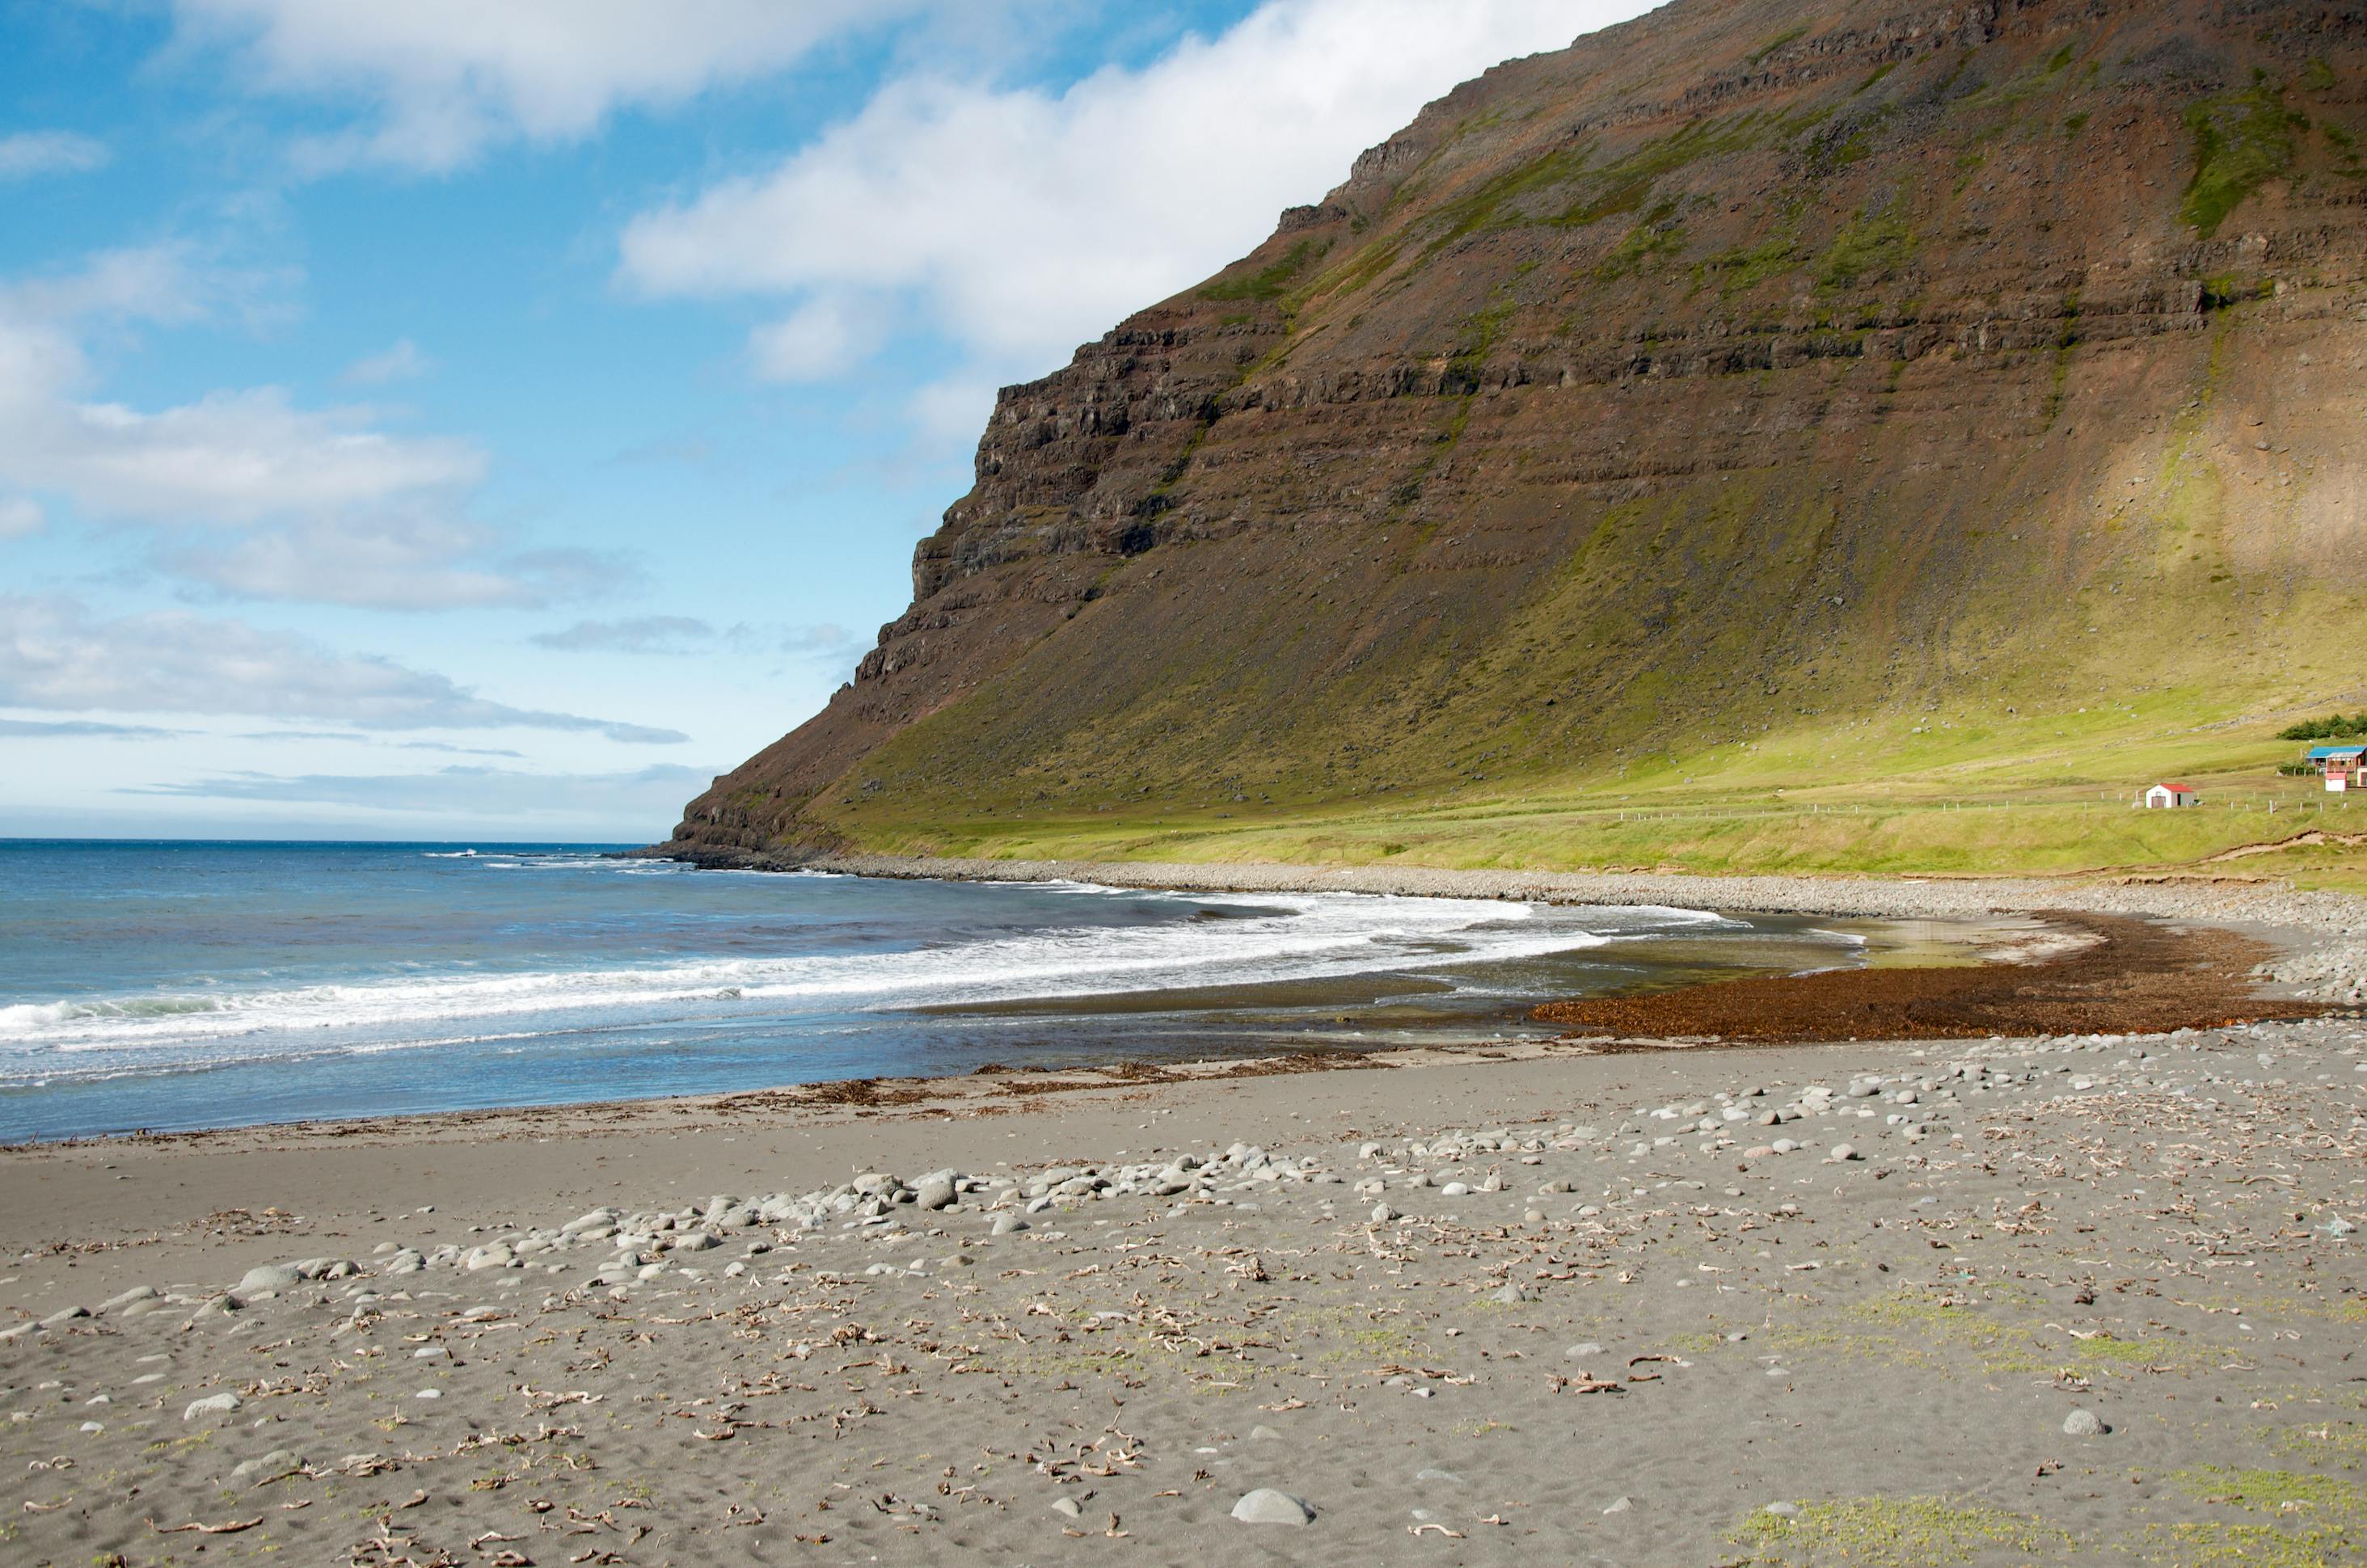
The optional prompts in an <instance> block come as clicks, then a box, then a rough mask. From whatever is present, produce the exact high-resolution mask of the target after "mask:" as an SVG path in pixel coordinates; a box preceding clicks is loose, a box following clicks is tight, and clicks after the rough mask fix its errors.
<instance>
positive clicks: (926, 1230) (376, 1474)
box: [0, 888, 2367, 1565]
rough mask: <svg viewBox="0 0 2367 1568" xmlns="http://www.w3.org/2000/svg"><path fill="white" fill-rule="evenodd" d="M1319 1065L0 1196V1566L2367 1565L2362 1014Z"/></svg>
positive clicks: (94, 1148)
mask: <svg viewBox="0 0 2367 1568" xmlns="http://www.w3.org/2000/svg"><path fill="white" fill-rule="evenodd" d="M2051 891H2052V892H2053V893H2054V895H2055V897H2053V898H2052V899H2051V900H2050V902H2051V903H2053V904H2056V905H2060V904H2062V903H2063V902H2064V899H2063V896H2062V890H2061V889H2059V888H2058V889H2053V890H2051ZM2112 896H2114V897H2118V896H2119V895H2112ZM1702 901H1704V902H1706V901H1707V900H1702ZM2240 902H2241V900H2240V897H2239V898H2236V899H2231V900H2229V908H2231V909H2233V910H2234V911H2235V912H2236V913H2237V915H2239V916H2240V915H2242V914H2244V913H2245V911H2244V910H2242V909H2240V908H2236V906H2237V905H2238V904H2240ZM1991 907H1992V908H1994V907H1997V906H1991ZM2313 907H2317V906H2313ZM2264 908H2267V907H2266V906H2256V907H2255V908H2253V909H2252V910H2251V911H2250V913H2252V914H2254V915H2259V914H2260V913H2261V912H2262V910H2263V909H2264ZM2276 908H2277V910H2278V911H2280V912H2282V913H2284V914H2287V915H2290V914H2291V912H2292V909H2293V908H2295V906H2287V905H2279V906H2277V907H2276ZM2330 908H2333V909H2334V910H2335V911H2336V914H2337V915H2338V916H2339V915H2341V914H2342V913H2344V910H2343V907H2342V906H2331V907H2330ZM1874 912H1888V911H1874ZM2254 929H2256V930H2267V929H2269V926H2268V924H2267V923H2266V922H2262V921H2255V922H2254ZM2284 929H2286V931H2287V933H2288V936H2287V939H2286V940H2284V941H2282V943H2281V945H2280V952H2281V953H2283V954H2284V955H2285V956H2284V957H2283V958H2282V959H2275V960H2271V968H2272V970H2273V969H2274V967H2275V965H2276V964H2279V963H2283V964H2287V966H2288V967H2289V968H2290V969H2291V970H2292V973H2291V974H2288V975H2287V976H2285V977H2284V984H2283V985H2282V987H2280V988H2281V989H2283V990H2286V991H2293V990H2300V989H2312V990H2315V991H2316V992H2319V993H2322V994H2325V995H2333V994H2336V993H2339V992H2340V991H2341V990H2342V989H2343V987H2349V986H2351V985H2353V984H2355V979H2356V976H2355V972H2354V971H2352V970H2351V969H2350V967H2348V966H2347V965H2345V964H2341V963H2336V962H2332V961H2330V960H2329V959H2328V957H2327V955H2328V954H2329V953H2336V954H2339V953H2343V952H2345V951H2347V949H2346V948H2345V947H2344V945H2343V944H2344V943H2345V942H2348V941H2349V940H2350V939H2349V936H2348V928H2347V927H2344V926H2342V925H2341V924H2340V923H2339V920H2338V919H2331V918H2329V919H2321V920H2320V922H2319V923H2318V924H2317V925H2316V926H2315V927H2306V928H2305V927H2303V926H2301V925H2300V924H2299V923H2298V922H2295V923H2294V924H2293V925H2292V926H2289V927H2287V928H2284ZM2295 955H2298V956H2295ZM1941 973H1961V971H1941ZM1337 1061H1338V1059H1337V1058H1332V1059H1327V1060H1324V1061H1321V1062H1303V1063H1288V1062H1285V1063H1281V1064H1277V1066H1281V1067H1285V1068H1289V1067H1304V1068H1312V1067H1314V1066H1324V1067H1327V1068H1329V1069H1330V1070H1322V1071H1315V1070H1295V1071H1292V1070H1285V1071H1275V1072H1265V1071H1261V1070H1258V1069H1256V1068H1254V1067H1251V1066H1246V1065H1244V1064H1240V1063H1225V1064H1217V1065H1211V1066H1206V1067H1203V1068H1199V1069H1194V1070H1188V1071H1186V1070H1171V1071H1153V1072H1150V1073H1135V1074H1129V1073H1125V1072H1117V1073H1110V1074H1101V1075H1089V1074H1070V1073H1062V1074H1059V1075H1027V1074H1012V1075H1002V1076H999V1077H990V1078H983V1079H959V1080H950V1081H946V1082H941V1083H936V1084H927V1083H877V1084H872V1085H868V1086H864V1087H860V1088H855V1089H834V1090H833V1089H801V1090H789V1091H781V1092H778V1093H770V1094H758V1095H742V1096H725V1097H713V1098H709V1099H704V1100H682V1101H663V1102H651V1103H647V1104H634V1105H615V1106H589V1107H578V1108H568V1109H563V1110H553V1111H503V1112H493V1113H485V1114H481V1115H470V1116H447V1117H428V1118H420V1119H416V1120H409V1121H392V1120H390V1121H386V1122H375V1123H342V1124H312V1125H307V1126H300V1127H293V1128H274V1129H251V1130H246V1131H241V1132H230V1133H214V1134H191V1135H187V1136H176V1137H163V1138H143V1139H125V1140H110V1141H106V1142H92V1143H81V1144H74V1145H45V1146H39V1147H32V1148H22V1149H15V1150H7V1151H0V1183H5V1191H6V1196H7V1198H8V1201H7V1202H6V1205H5V1206H0V1245H5V1248H6V1254H5V1255H6V1258H7V1259H8V1261H7V1262H6V1265H5V1272H0V1305H5V1306H6V1309H7V1311H8V1313H9V1314H10V1315H11V1317H12V1318H13V1319H14V1320H15V1322H16V1324H17V1326H16V1327H13V1328H8V1329H6V1330H0V1335H5V1338H0V1388H5V1391H6V1392H5V1398H0V1409H5V1410H6V1412H7V1416H6V1425H5V1427H0V1472H5V1473H6V1474H7V1475H9V1476H11V1477H12V1478H14V1490H15V1491H16V1492H17V1496H16V1497H15V1498H13V1499H12V1500H9V1501H7V1502H6V1505H5V1506H6V1510H7V1511H6V1517H5V1518H0V1532H5V1533H0V1543H5V1544H4V1545H0V1556H5V1559H6V1561H7V1562H11V1563H15V1562H25V1563H43V1562H51V1563H57V1564H68V1563H72V1564H76V1565H82V1564H88V1563H94V1562H102V1563H103V1562H128V1563H151V1562H158V1563H161V1562H179V1563H190V1562H224V1561H228V1562H244V1561H257V1562H306V1563H311V1562H323V1563H347V1562H351V1563H370V1564H392V1563H401V1562H412V1563H418V1564H426V1563H451V1564H460V1563H487V1564H511V1565H515V1564H520V1563H527V1562H531V1563H539V1564H555V1563H572V1562H619V1563H634V1564H655V1563H677V1564H685V1565H687V1564H694V1563H708V1562H783V1563H789V1562H798V1563H807V1562H810V1563H833V1564H835V1563H908V1562H909V1563H937V1562H944V1563H976V1562H1009V1563H1069V1562H1087V1561H1093V1562H1104V1561H1106V1562H1150V1563H1165V1562H1179V1563H1180V1562H1204V1561H1206V1560H1207V1559H1208V1558H1210V1557H1211V1556H1212V1555H1216V1554H1226V1555H1227V1556H1228V1557H1229V1559H1230V1560H1231V1561H1235V1562H1305V1563H1325V1564H1328V1563H1341V1564H1346V1563H1351V1562H1353V1563H1360V1564H1362V1563H1387V1564H1398V1563H1431V1562H1437V1563H1464V1562H1604V1563H1623V1564H1626V1563H1633V1564H1660V1563H1740V1562H1771V1563H1772V1562H1843V1561H1846V1562H1854V1563H1924V1562H2022V1561H2063V1560H2076V1561H2081V1562H2164V1563H2187V1562H2192V1563H2204V1562H2351V1561H2357V1560H2359V1559H2360V1557H2361V1553H2362V1552H2367V1258H2362V1256H2361V1238H2360V1235H2359V1234H2358V1232H2357V1231H2356V1230H2355V1228H2353V1227H2355V1226H2356V1225H2358V1224H2360V1223H2361V1221H2362V1220H2367V1213H2362V1209H2367V1191H2362V1183H2367V1026H2362V1025H2361V1023H2360V1022H2358V1021H2354V1020H2352V1019H2350V1018H2348V1017H2334V1016H2329V1017H2322V1018H2316V1019H2308V1020H2304V1021H2293V1022H2267V1023H2251V1024H2245V1025H2239V1026H2234V1027H2227V1028H2214V1029H2207V1030H2184V1031H2180V1032H2173V1033H2168V1034H2156V1035H2149V1036H2144V1037H2132V1036H2124V1035H2120V1034H2107V1035H2101V1036H2098V1035H2090V1034H2082V1035H2075V1036H2061V1035H2057V1036H2051V1037H2029V1036H2015V1037H2010V1038H1999V1039H1988V1038H1981V1039H1971V1040H1950V1041H1945V1042H1921V1043H1911V1042H1892V1043H1879V1042H1858V1043H1840V1044H1824V1045H1784V1044H1760V1045H1751V1046H1747V1047H1738V1046H1732V1045H1726V1044H1716V1045H1694V1046H1691V1047H1689V1048H1670V1049H1662V1050H1657V1051H1642V1050H1625V1051H1615V1052H1607V1053H1606V1052H1604V1051H1603V1049H1602V1048H1601V1043H1580V1042H1568V1043H1551V1042H1534V1041H1532V1042H1523V1043H1507V1044H1501V1045H1492V1046H1479V1047H1475V1048H1473V1049H1470V1050H1466V1051H1459V1052H1455V1051H1425V1052H1407V1053H1398V1054H1392V1055H1388V1056H1386V1057H1381V1058H1376V1059H1369V1060H1362V1061H1358V1062H1356V1063H1355V1065H1352V1066H1344V1067H1343V1066H1338V1065H1337ZM937 1205H943V1206H937ZM571 1224H572V1225H573V1229H572V1231H568V1230H565V1229H563V1227H567V1226H569V1225H571ZM1016 1227H1024V1228H1016ZM998 1232H1000V1233H1001V1234H998ZM398 1248H402V1249H409V1250H408V1251H398V1250H396V1249H398ZM470 1249H476V1250H475V1252H474V1258H473V1261H475V1262H476V1263H478V1264H480V1265H481V1267H476V1268H470V1267H467V1266H466V1265H467V1263H468V1262H469V1261H470V1260H471V1259H470ZM414 1265H415V1266H414ZM286 1266H300V1267H286ZM249 1270H260V1271H259V1272H256V1273H255V1274H253V1275H252V1276H250V1274H249ZM150 1292H153V1293H150ZM75 1313H89V1314H93V1315H72V1314H75ZM2091 1427H2092V1428H2094V1429H2092V1430H2091V1429H2090V1428H2091ZM1265 1490H1271V1491H1274V1492H1277V1493H1281V1494H1285V1495H1286V1498H1295V1499H1299V1500H1303V1502H1304V1504H1305V1505H1306V1507H1307V1510H1308V1511H1311V1514H1312V1519H1311V1521H1310V1522H1303V1523H1252V1522H1243V1521H1241V1520H1240V1519H1237V1518H1236V1517H1233V1511H1234V1510H1235V1508H1236V1506H1237V1505H1240V1504H1241V1503H1242V1501H1243V1499H1244V1498H1248V1497H1250V1496H1251V1495H1254V1494H1258V1493H1260V1492H1262V1491H1265ZM1251 1511H1252V1512H1271V1513H1273V1514H1274V1515H1277V1516H1280V1517H1288V1518H1291V1519H1303V1518H1304V1517H1305V1515H1304V1514H1303V1513H1302V1511H1301V1510H1300V1509H1299V1507H1298V1506H1297V1503H1294V1502H1291V1501H1287V1500H1285V1499H1277V1498H1273V1497H1266V1498H1262V1499H1260V1500H1259V1503H1258V1504H1257V1505H1256V1506H1253V1507H1252V1508H1251ZM192 1527H196V1528H192Z"/></svg>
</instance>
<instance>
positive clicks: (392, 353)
mask: <svg viewBox="0 0 2367 1568" xmlns="http://www.w3.org/2000/svg"><path fill="white" fill-rule="evenodd" d="M435 367H436V362H435V361H434V360H432V359H430V358H428V357H427V355H424V354H422V353H420V352H419V345H418V344H415V343H413V342H412V341H411V340H410V339H409V338H403V339H401V340H399V341H398V342H397V343H395V344H394V345H393V346H392V347H391V348H389V349H388V350H387V351H386V352H385V353H384V354H373V355H368V356H367V357H365V358H361V359H357V360H355V361H354V362H353V363H352V364H351V365H348V366H346V367H345V369H344V371H343V372H341V373H340V374H339V375H338V377H337V379H338V380H340V381H343V382H344V383H345V385H346V386H348V387H383V386H385V385H386V384H387V383H388V382H390V381H409V380H413V379H414V378H418V377H421V376H425V375H426V374H427V372H428V371H430V370H432V369H434V368H435Z"/></svg>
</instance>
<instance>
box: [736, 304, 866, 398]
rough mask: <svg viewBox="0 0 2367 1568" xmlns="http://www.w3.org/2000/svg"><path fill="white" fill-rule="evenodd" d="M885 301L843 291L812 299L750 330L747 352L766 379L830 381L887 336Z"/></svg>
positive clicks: (861, 360)
mask: <svg viewBox="0 0 2367 1568" xmlns="http://www.w3.org/2000/svg"><path fill="white" fill-rule="evenodd" d="M882 303H883V302H882V301H880V300H878V299H866V298H862V297H858V296H851V295H847V294H841V293H830V294H824V295H821V296H818V297H816V298H814V299H809V300H807V301H806V302H805V303H804V304H803V305H800V306H798V308H797V309H796V310H793V311H791V312H790V313H789V314H788V315H787V316H785V317H783V318H782V319H781V320H779V321H774V322H771V323H769V324H768V325H765V326H761V327H758V328H757V329H756V330H755V331H754V332H753V333H750V334H749V335H748V355H749V359H750V362H751V363H752V364H753V366H754V367H755V370H756V374H757V375H759V376H761V377H763V378H764V379H765V380H767V381H826V380H829V379H830V378H832V377H834V376H842V375H844V374H845V373H846V372H847V371H849V370H852V369H854V368H855V367H856V366H857V365H859V364H861V363H862V362H863V361H864V360H866V359H867V358H869V357H870V356H871V355H872V353H873V352H874V351H876V350H877V349H878V347H879V345H880V344H882V343H883V342H885V341H886V340H887V335H888V312H887V311H886V310H884V309H883V308H882Z"/></svg>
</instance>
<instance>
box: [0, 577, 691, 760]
mask: <svg viewBox="0 0 2367 1568" xmlns="http://www.w3.org/2000/svg"><path fill="white" fill-rule="evenodd" d="M0 707H15V708H34V709H40V710H45V711H51V712H55V711H59V710H65V711H73V712H103V713H140V714H158V713H184V714H255V715H263V716H268V717H271V718H275V719H291V718H298V719H300V718H310V719H329V720H333V721H334V722H337V723H340V724H346V725H351V726H353V727H355V728H358V729H374V730H389V729H502V728H521V729H550V730H563V731H573V732H580V733H595V734H600V735H605V736H606V737H607V738H608V739H611V740H619V741H627V742H630V743H634V744H651V745H663V744H672V743H674V742H676V741H681V740H686V739H689V738H688V737H687V736H685V735H683V734H681V733H680V732H678V731H675V730H671V729H657V728H649V727H646V726H642V725H633V724H620V723H617V722H614V721H612V720H606V719H597V718H587V717H584V716H581V715H578V714H568V713H551V712H547V711H543V710H540V709H531V708H517V707H512V706H509V705H506V704H503V703H497V702H493V701H490V700H489V699H487V698H484V697H480V696H478V695H477V694H475V693H473V692H470V691H469V690H467V689H466V688H464V687H461V686H458V685H455V684H454V683H453V682H451V681H449V680H448V679H447V678H446V677H444V676H442V675H438V674H435V673H433V672H432V671H425V670H413V669H411V668H410V667H408V666H406V665H402V664H398V663H396V662H395V661H394V660H391V659H380V658H374V657H369V656H366V655H364V656H356V655H347V654H339V653H334V652H332V651H331V650H329V649H324V648H323V647H321V646H320V645H319V644H317V643H314V642H311V641H310V640H309V639H307V638H304V637H297V636H294V635H292V634H290V633H287V632H274V631H266V630H263V629H261V628H259V627H255V626H248V625H247V624H245V623H244V622H243V621H231V620H218V619H212V618H209V617H206V616H201V615H190V614H187V613H184V612H179V611H159V612H152V613H149V614H145V615H125V616H121V617H119V618H117V619H114V620H106V621H102V620H97V619H95V618H94V617H93V616H92V615H90V613H89V612H88V611H87V610H86V609H85V608H84V606H82V605H81V604H76V603H74V602H73V601H71V600H67V599H60V598H31V597H24V596H11V597H0Z"/></svg>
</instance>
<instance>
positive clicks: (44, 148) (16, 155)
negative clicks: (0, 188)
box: [0, 130, 113, 180]
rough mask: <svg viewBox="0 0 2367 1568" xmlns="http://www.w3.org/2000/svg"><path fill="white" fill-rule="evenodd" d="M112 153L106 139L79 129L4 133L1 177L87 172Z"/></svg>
mask: <svg viewBox="0 0 2367 1568" xmlns="http://www.w3.org/2000/svg"><path fill="white" fill-rule="evenodd" d="M111 156H113V154H112V153H110V152H108V146H107V143H106V142H104V141H99V140H97V139H96V137H90V136H85V135H82V134H81V133H80V132H78V131H72V130H20V131H18V132H17V133H16V134H15V135H13V136H0V180H28V179H31V178H33V177H34V176H35V175H81V174H87V173H89V172H90V171H91V170H93V169H97V168H104V167H105V166H106V164H107V162H108V159H109V158H110V157H111Z"/></svg>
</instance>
